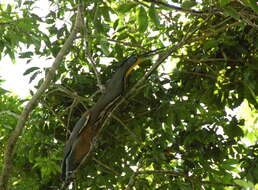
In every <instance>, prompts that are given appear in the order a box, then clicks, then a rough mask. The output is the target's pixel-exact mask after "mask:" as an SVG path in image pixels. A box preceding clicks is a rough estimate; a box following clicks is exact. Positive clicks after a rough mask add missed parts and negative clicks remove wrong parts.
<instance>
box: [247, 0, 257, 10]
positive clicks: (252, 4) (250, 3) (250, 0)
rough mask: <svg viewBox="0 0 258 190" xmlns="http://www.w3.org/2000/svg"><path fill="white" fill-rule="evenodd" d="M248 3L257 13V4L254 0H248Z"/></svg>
mask: <svg viewBox="0 0 258 190" xmlns="http://www.w3.org/2000/svg"><path fill="white" fill-rule="evenodd" d="M248 4H249V6H250V7H251V8H252V9H253V10H254V11H255V12H256V13H258V4H257V1H256V0H249V2H248Z"/></svg>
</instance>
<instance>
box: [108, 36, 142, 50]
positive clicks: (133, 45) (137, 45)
mask: <svg viewBox="0 0 258 190" xmlns="http://www.w3.org/2000/svg"><path fill="white" fill-rule="evenodd" d="M107 41H110V42H115V43H118V44H122V45H124V46H129V47H133V48H138V49H141V50H147V49H146V48H145V47H143V46H141V45H139V44H133V43H130V42H123V41H119V40H114V39H110V38H107Z"/></svg>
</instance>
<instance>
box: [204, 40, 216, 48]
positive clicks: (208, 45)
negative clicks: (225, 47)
mask: <svg viewBox="0 0 258 190" xmlns="http://www.w3.org/2000/svg"><path fill="white" fill-rule="evenodd" d="M217 46H218V41H217V40H214V39H211V40H208V41H206V42H205V43H204V46H203V48H204V49H206V50H208V49H210V48H214V47H217Z"/></svg>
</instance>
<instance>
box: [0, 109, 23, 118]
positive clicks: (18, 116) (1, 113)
mask: <svg viewBox="0 0 258 190" xmlns="http://www.w3.org/2000/svg"><path fill="white" fill-rule="evenodd" d="M3 114H7V115H11V116H13V117H15V118H16V119H19V118H20V115H19V114H17V113H14V112H12V111H10V110H6V111H1V112H0V115H3Z"/></svg>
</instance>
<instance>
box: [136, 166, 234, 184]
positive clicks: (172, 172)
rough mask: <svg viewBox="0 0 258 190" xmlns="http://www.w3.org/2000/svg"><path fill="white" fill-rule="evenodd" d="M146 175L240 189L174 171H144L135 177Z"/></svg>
mask: <svg viewBox="0 0 258 190" xmlns="http://www.w3.org/2000/svg"><path fill="white" fill-rule="evenodd" d="M144 174H148V175H150V174H163V175H169V176H180V177H183V178H186V179H188V180H190V181H192V182H195V183H201V184H207V185H220V186H224V187H229V186H231V187H238V186H237V185H235V184H227V183H220V182H211V181H203V180H201V179H197V178H194V177H191V176H188V175H185V174H183V173H178V172H174V171H170V170H144V171H136V172H135V175H144Z"/></svg>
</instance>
